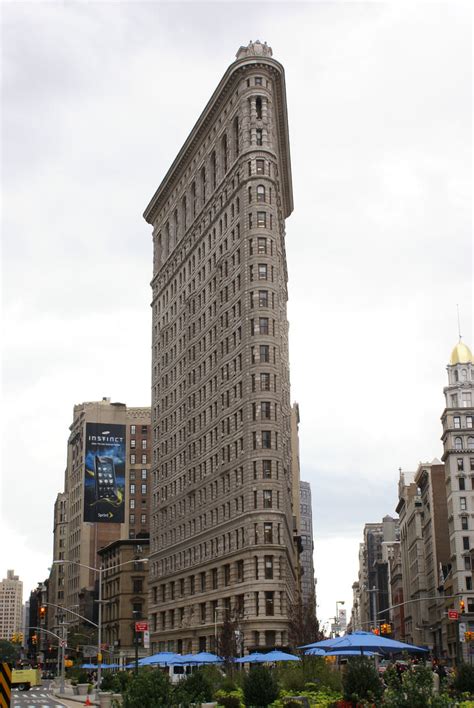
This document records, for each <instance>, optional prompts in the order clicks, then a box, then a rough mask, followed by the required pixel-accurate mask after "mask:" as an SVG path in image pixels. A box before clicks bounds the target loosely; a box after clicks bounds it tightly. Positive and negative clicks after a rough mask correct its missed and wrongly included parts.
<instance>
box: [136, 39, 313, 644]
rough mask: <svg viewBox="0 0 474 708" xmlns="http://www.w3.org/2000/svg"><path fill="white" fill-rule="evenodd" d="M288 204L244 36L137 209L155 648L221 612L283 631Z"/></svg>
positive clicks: (276, 121)
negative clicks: (148, 388) (146, 338)
mask: <svg viewBox="0 0 474 708" xmlns="http://www.w3.org/2000/svg"><path fill="white" fill-rule="evenodd" d="M170 110H172V106H170ZM292 209H293V197H292V183H291V166H290V152H289V138H288V122H287V107H286V92H285V76H284V70H283V67H282V65H281V64H280V63H279V62H277V61H276V60H275V59H273V57H272V51H271V49H270V47H268V46H267V45H266V44H262V43H260V42H251V43H250V44H249V45H248V46H247V47H241V48H240V49H239V51H238V53H237V58H236V60H235V61H234V62H233V63H232V64H231V65H230V66H229V68H228V69H227V71H226V72H225V74H224V76H223V78H222V80H221V81H220V83H219V85H218V86H217V88H216V90H215V91H214V93H213V94H212V96H211V98H210V99H209V101H208V103H207V105H206V107H205V108H204V110H203V112H202V113H201V115H200V117H199V119H198V121H197V123H196V124H195V126H194V127H193V129H192V130H191V133H190V134H189V136H188V138H187V140H186V141H185V143H184V145H183V146H182V148H181V150H180V151H179V153H178V155H177V157H176V158H175V160H174V162H173V164H172V165H171V167H170V168H169V170H168V172H167V173H166V175H165V177H164V179H163V181H162V182H161V184H160V186H159V187H158V189H157V191H156V192H155V194H154V196H153V197H152V199H151V201H150V203H149V204H148V206H147V207H146V210H145V213H144V217H145V219H146V221H147V222H148V223H149V224H150V225H151V226H152V227H153V251H154V256H153V280H152V290H153V295H152V313H153V322H152V328H153V336H152V427H153V440H152V445H153V453H152V455H153V457H152V481H153V487H152V520H151V528H150V564H149V574H150V577H149V586H150V599H149V607H150V609H149V615H150V633H151V650H152V651H158V650H172V651H184V652H188V651H197V650H213V649H215V648H216V637H218V636H219V634H220V632H221V629H222V625H223V623H224V622H225V621H226V620H230V621H231V622H232V623H233V626H234V630H233V631H234V632H235V637H236V640H237V651H238V652H245V653H246V652H247V651H250V650H252V649H254V648H258V647H263V646H267V647H274V646H286V645H287V643H288V628H289V614H290V613H291V608H292V606H293V605H294V603H295V602H296V600H297V596H298V595H297V594H298V561H297V555H298V545H299V544H298V539H297V535H298V528H297V522H296V520H297V517H298V514H297V509H295V508H294V507H295V501H294V500H295V499H296V500H299V487H297V489H296V493H295V489H294V485H295V479H294V474H292V451H291V424H290V417H291V406H290V379H289V361H288V321H287V311H286V309H287V265H286V257H285V219H286V218H287V217H288V216H289V215H290V214H291V212H292ZM296 482H297V483H298V484H299V480H296ZM217 648H219V647H217Z"/></svg>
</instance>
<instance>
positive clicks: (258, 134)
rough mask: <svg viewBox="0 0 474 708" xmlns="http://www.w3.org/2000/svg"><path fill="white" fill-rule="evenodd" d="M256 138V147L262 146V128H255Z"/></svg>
mask: <svg viewBox="0 0 474 708" xmlns="http://www.w3.org/2000/svg"><path fill="white" fill-rule="evenodd" d="M256 137H257V145H263V130H262V128H257V130H256Z"/></svg>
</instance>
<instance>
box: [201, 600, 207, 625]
mask: <svg viewBox="0 0 474 708" xmlns="http://www.w3.org/2000/svg"><path fill="white" fill-rule="evenodd" d="M200 608H201V623H202V624H204V623H205V621H206V603H205V602H201V604H200Z"/></svg>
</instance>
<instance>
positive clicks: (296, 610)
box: [288, 595, 324, 649]
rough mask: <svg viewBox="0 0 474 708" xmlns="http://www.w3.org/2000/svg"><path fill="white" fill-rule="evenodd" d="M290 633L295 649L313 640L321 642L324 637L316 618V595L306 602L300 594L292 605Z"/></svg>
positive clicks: (291, 642) (290, 639)
mask: <svg viewBox="0 0 474 708" xmlns="http://www.w3.org/2000/svg"><path fill="white" fill-rule="evenodd" d="M288 634H289V642H290V646H291V647H293V648H294V649H295V648H296V647H300V646H303V645H304V644H310V643H311V642H319V641H320V640H321V639H323V638H324V637H323V634H322V632H320V630H319V622H318V620H317V619H316V602H315V598H314V595H313V596H312V597H311V599H310V600H309V601H308V602H305V603H304V602H303V600H302V598H301V595H300V596H299V597H298V600H297V602H296V603H294V604H293V605H292V606H291V609H290V614H289V630H288Z"/></svg>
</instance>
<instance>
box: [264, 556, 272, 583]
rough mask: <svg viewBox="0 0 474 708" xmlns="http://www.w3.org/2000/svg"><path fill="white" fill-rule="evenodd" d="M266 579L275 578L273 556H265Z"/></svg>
mask: <svg viewBox="0 0 474 708" xmlns="http://www.w3.org/2000/svg"><path fill="white" fill-rule="evenodd" d="M264 564H265V580H273V556H265V558H264Z"/></svg>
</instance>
